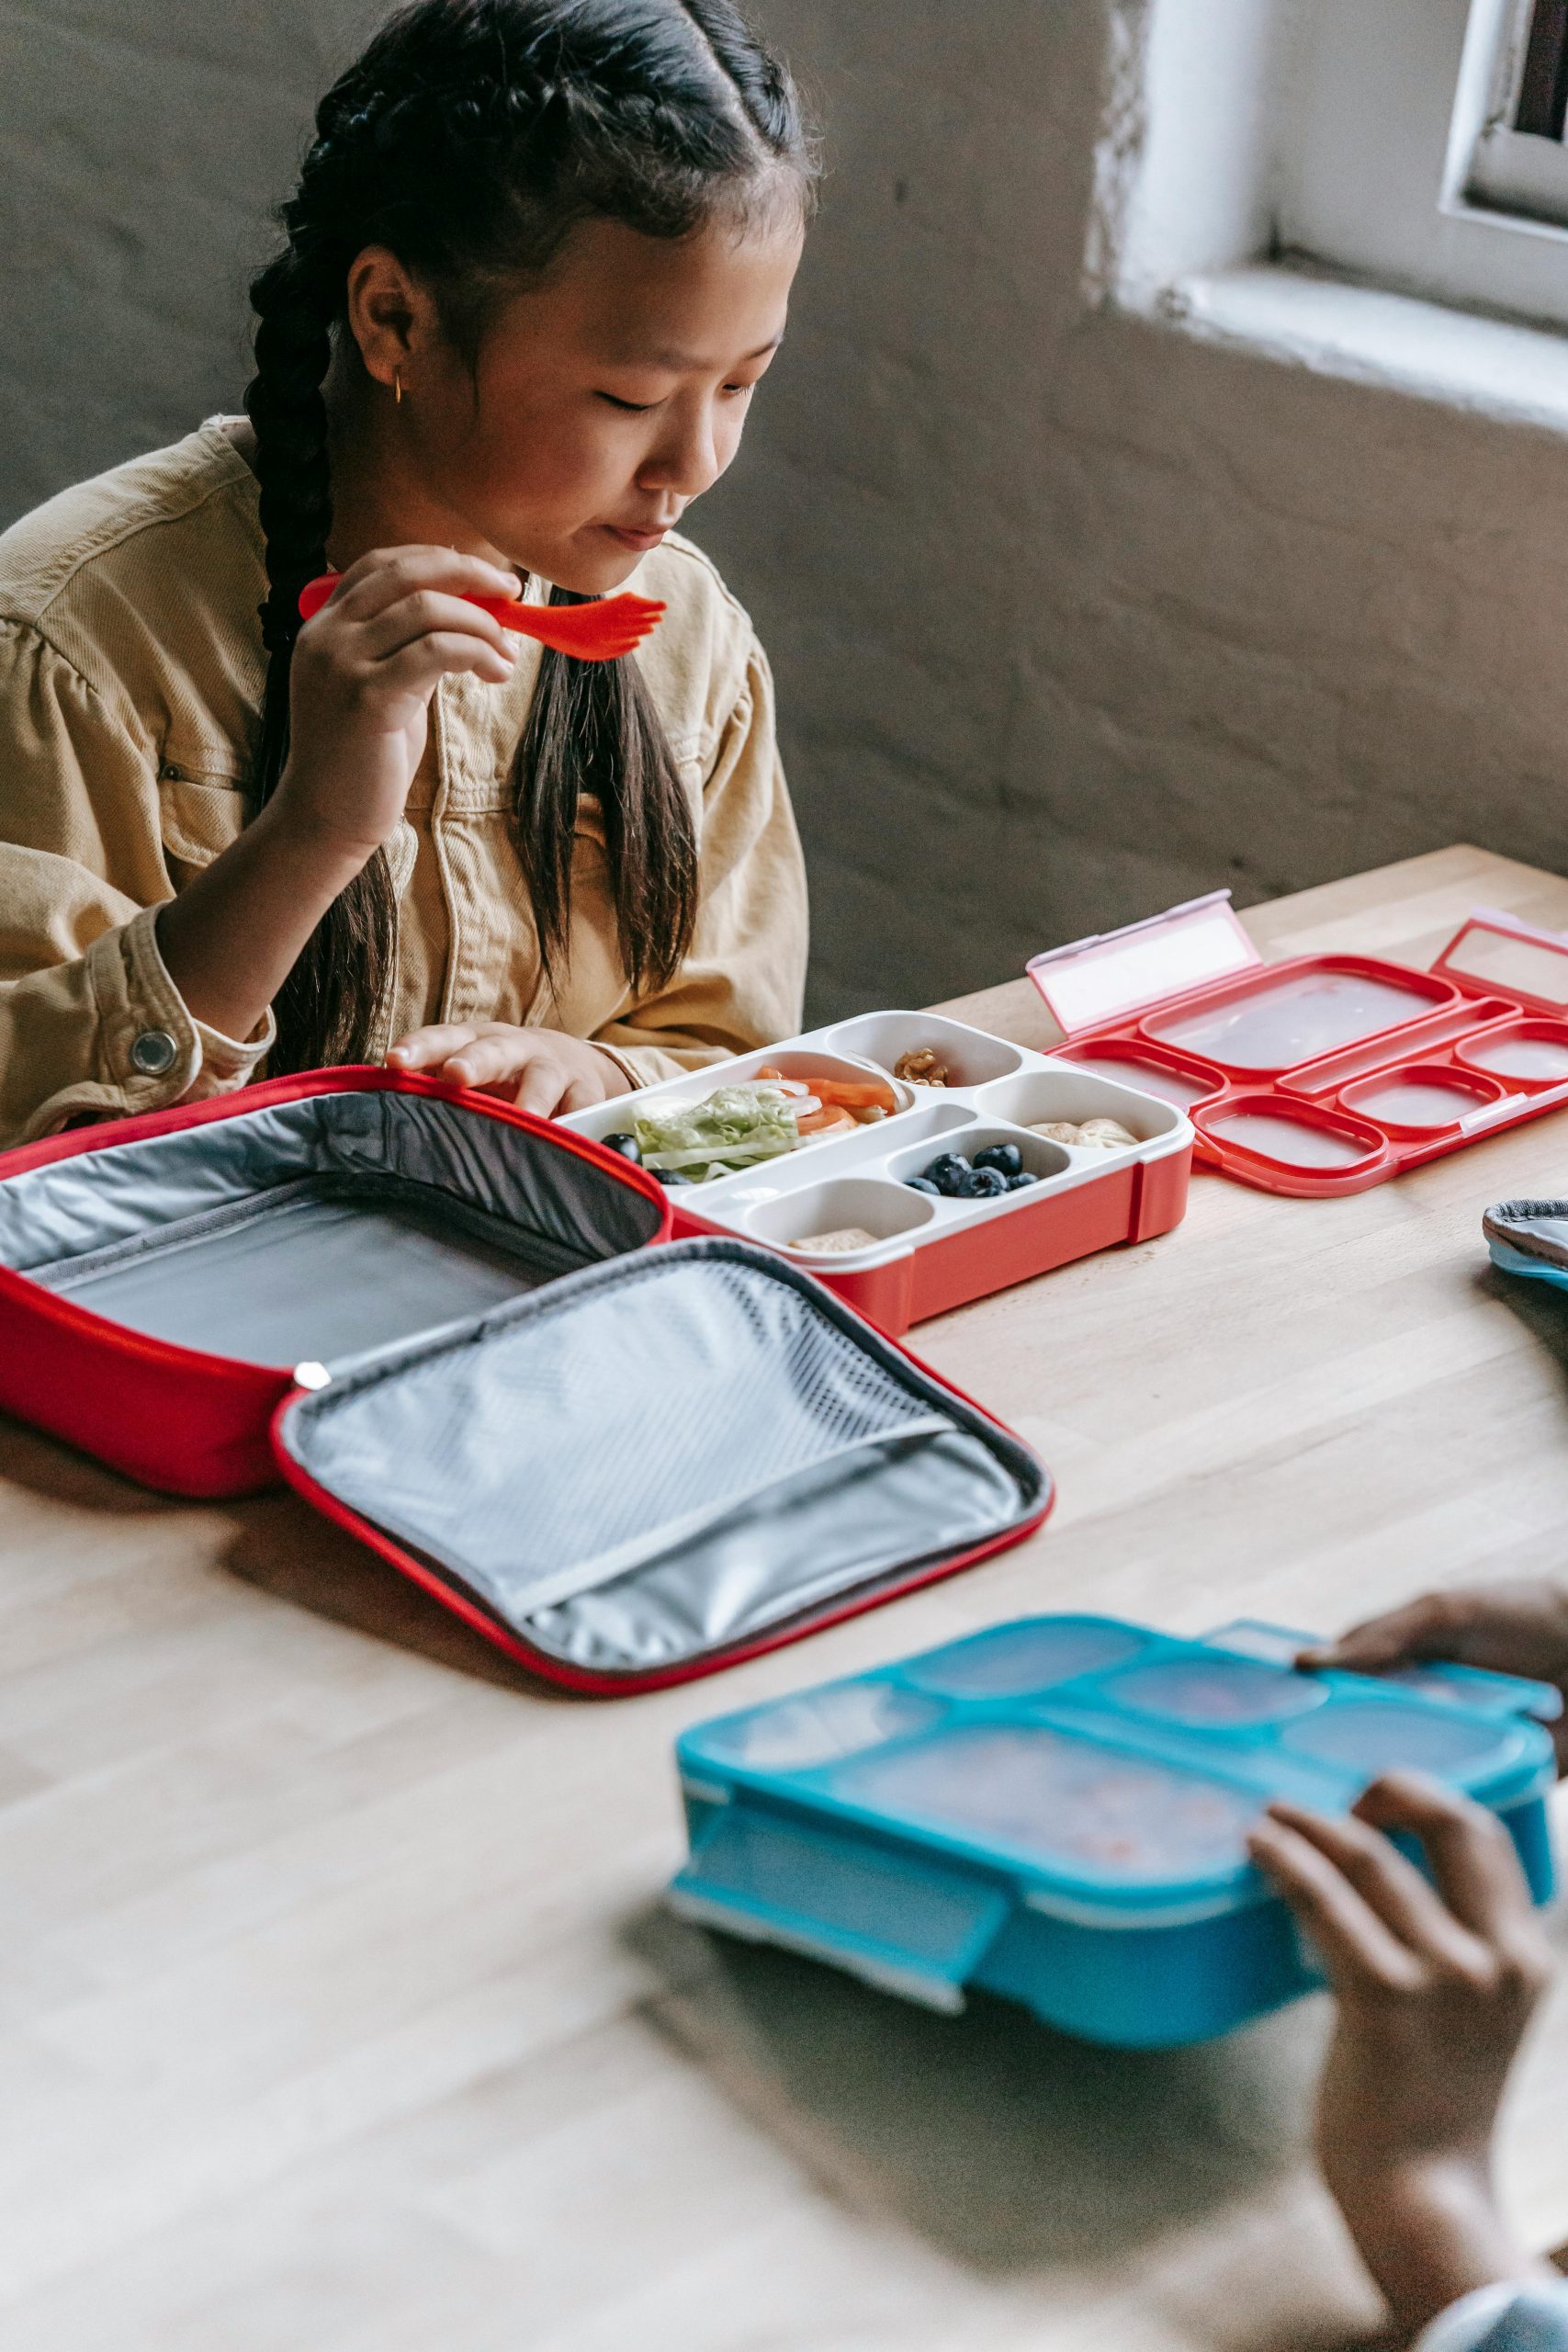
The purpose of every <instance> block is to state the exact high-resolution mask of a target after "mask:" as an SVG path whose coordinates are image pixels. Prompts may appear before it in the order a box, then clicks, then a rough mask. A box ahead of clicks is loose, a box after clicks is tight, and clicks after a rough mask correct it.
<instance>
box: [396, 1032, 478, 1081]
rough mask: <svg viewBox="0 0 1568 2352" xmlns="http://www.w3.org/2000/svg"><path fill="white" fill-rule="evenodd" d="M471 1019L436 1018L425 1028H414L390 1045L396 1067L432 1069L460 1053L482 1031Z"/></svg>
mask: <svg viewBox="0 0 1568 2352" xmlns="http://www.w3.org/2000/svg"><path fill="white" fill-rule="evenodd" d="M478 1035H479V1031H478V1030H477V1029H476V1028H475V1027H474V1024H473V1023H472V1022H471V1021H434V1022H431V1023H429V1024H428V1025H427V1026H426V1027H425V1028H423V1029H411V1030H410V1031H409V1033H408V1035H407V1036H406V1037H400V1038H399V1039H398V1042H397V1044H396V1045H395V1046H389V1048H388V1052H387V1059H388V1060H389V1062H390V1063H391V1064H392V1066H393V1068H394V1069H435V1068H438V1067H439V1065H440V1064H441V1063H443V1062H445V1061H446V1060H448V1059H449V1058H450V1057H451V1056H452V1055H454V1054H460V1053H461V1052H462V1050H463V1047H464V1046H468V1045H471V1044H472V1043H473V1041H474V1039H475V1038H476V1037H477V1036H478Z"/></svg>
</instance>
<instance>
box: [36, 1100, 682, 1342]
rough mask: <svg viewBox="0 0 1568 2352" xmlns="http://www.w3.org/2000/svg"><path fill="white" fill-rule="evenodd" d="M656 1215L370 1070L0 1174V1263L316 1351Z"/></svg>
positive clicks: (628, 1191) (571, 1156)
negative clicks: (340, 1082) (258, 1105)
mask: <svg viewBox="0 0 1568 2352" xmlns="http://www.w3.org/2000/svg"><path fill="white" fill-rule="evenodd" d="M659 1222H660V1212H659V1210H658V1208H657V1207H656V1206H655V1205H654V1204H653V1203H652V1202H650V1201H648V1200H646V1199H644V1198H643V1196H642V1195H641V1194H640V1193H637V1192H636V1191H634V1190H633V1189H632V1187H631V1186H629V1185H627V1184H626V1183H622V1182H617V1181H616V1180H615V1177H613V1176H612V1175H610V1174H609V1173H607V1172H606V1171H605V1170H603V1169H599V1168H595V1167H593V1166H592V1165H591V1164H590V1163H588V1162H586V1161H584V1160H583V1159H581V1158H579V1157H578V1155H577V1154H576V1153H575V1152H574V1151H573V1150H571V1149H570V1148H569V1147H568V1146H567V1144H566V1143H565V1141H564V1139H563V1141H562V1142H561V1143H558V1144H557V1143H551V1142H547V1141H546V1140H544V1139H542V1138H536V1137H534V1136H529V1135H528V1134H526V1133H525V1131H524V1130H522V1129H521V1128H518V1127H514V1126H512V1125H508V1124H507V1123H506V1122H505V1121H503V1120H500V1119H492V1118H489V1117H487V1116H486V1115H485V1114H483V1113H482V1112H479V1111H471V1110H466V1109H464V1108H463V1107H462V1106H460V1105H459V1104H457V1103H448V1102H446V1101H444V1100H442V1099H441V1098H440V1097H439V1096H434V1095H422V1094H403V1093H399V1092H397V1091H393V1090H390V1089H382V1088H375V1089H366V1090H364V1091H357V1092H347V1093H333V1094H315V1095H308V1096H306V1097H304V1098H303V1099H302V1100H301V1101H299V1102H297V1103H274V1104H271V1105H269V1106H268V1107H266V1108H265V1109H257V1110H254V1111H239V1112H237V1113H236V1114H234V1115H233V1116H232V1117H231V1118H224V1119H215V1120H211V1121H209V1122H207V1123H205V1124H203V1125H199V1126H195V1127H185V1128H180V1129H178V1130H176V1131H175V1132H173V1133H171V1134H168V1135H161V1136H144V1137H142V1138H141V1140H140V1141H139V1142H136V1143H125V1144H112V1145H109V1146H108V1147H107V1148H105V1149H104V1150H101V1151H88V1152H84V1153H82V1154H80V1155H79V1156H76V1157H73V1158H72V1159H62V1160H57V1161H55V1162H54V1163H53V1164H52V1165H51V1166H46V1167H42V1168H35V1169H30V1170H28V1171H27V1172H26V1173H24V1174H22V1175H18V1176H14V1177H12V1178H11V1179H10V1180H9V1181H8V1182H0V1264H4V1265H6V1266H9V1267H12V1268H14V1269H15V1270H16V1271H17V1272H19V1273H25V1274H28V1275H30V1276H31V1277H32V1279H33V1280H34V1281H35V1282H39V1283H43V1284H45V1285H46V1286H47V1287H48V1288H49V1289H51V1290H53V1291H57V1292H59V1293H61V1294H62V1295H63V1296H65V1297H67V1298H70V1299H73V1300H74V1301H75V1302H76V1303H77V1304H78V1305H80V1306H85V1307H89V1308H91V1309H92V1310H93V1312H94V1313H96V1314H98V1315H103V1316H106V1317H108V1318H109V1319H110V1320H112V1321H114V1322H116V1323H120V1324H124V1325H127V1326H129V1328H130V1329H132V1330H135V1331H141V1332H145V1333H146V1334H148V1335H149V1336H150V1337H152V1338H154V1339H159V1340H169V1341H173V1342H174V1343H175V1344H176V1345H179V1346H182V1347H188V1348H199V1349H202V1350H205V1351H208V1352H209V1353H211V1354H214V1355H220V1356H227V1357H230V1358H233V1359H237V1360H240V1361H242V1362H247V1363H260V1364H269V1365H285V1366H287V1365H291V1364H295V1363H302V1362H311V1361H314V1362H320V1363H328V1364H330V1363H334V1362H340V1363H341V1362H342V1361H344V1359H347V1358H352V1357H354V1356H356V1355H359V1354H362V1353H364V1352H366V1351H368V1350H372V1349H378V1348H382V1347H385V1346H386V1345H387V1344H388V1343H389V1341H392V1340H400V1339H406V1338H408V1337H409V1336H411V1335H412V1333H414V1332H419V1331H430V1330H432V1329H434V1328H436V1327H438V1326H443V1325H449V1324H451V1323H453V1322H456V1321H457V1320H459V1319H460V1318H464V1317H471V1316H473V1315H476V1314H482V1313H484V1312H485V1311H487V1310H488V1309H489V1308H491V1307H493V1306H496V1305H497V1304H498V1303H499V1302H500V1301H502V1300H503V1299H510V1298H514V1297H516V1296H517V1295H519V1294H521V1293H524V1292H527V1291H530V1290H533V1289H534V1288H536V1286H537V1285H538V1284H539V1283H544V1282H548V1281H553V1280H555V1279H556V1278H558V1276H559V1275H561V1274H564V1273H570V1272H575V1271H576V1269H578V1268H579V1267H581V1266H584V1265H588V1264H591V1263H592V1261H594V1260H596V1259H600V1258H606V1257H613V1256H615V1255H617V1254H618V1253H619V1252H620V1251H622V1250H636V1249H638V1248H640V1247H641V1245H642V1244H643V1243H645V1242H647V1241H648V1240H649V1239H650V1238H651V1237H652V1236H653V1234H654V1233H656V1232H657V1231H658V1228H659Z"/></svg>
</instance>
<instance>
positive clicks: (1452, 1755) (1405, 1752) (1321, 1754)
mask: <svg viewBox="0 0 1568 2352" xmlns="http://www.w3.org/2000/svg"><path fill="white" fill-rule="evenodd" d="M1280 1739H1281V1743H1282V1744H1283V1745H1284V1746H1286V1747H1292V1748H1294V1749H1295V1750H1296V1751H1297V1753H1298V1754H1300V1755H1303V1756H1311V1757H1313V1758H1315V1760H1316V1761H1317V1762H1319V1763H1322V1764H1341V1765H1344V1766H1346V1767H1347V1768H1348V1770H1352V1771H1356V1772H1361V1773H1365V1774H1366V1776H1367V1778H1368V1779H1369V1780H1370V1779H1371V1778H1373V1777H1375V1775H1376V1774H1378V1773H1379V1772H1388V1771H1393V1770H1396V1769H1399V1768H1401V1767H1403V1768H1404V1769H1406V1770H1415V1771H1426V1772H1442V1773H1453V1774H1466V1773H1469V1772H1471V1771H1472V1770H1474V1769H1475V1768H1476V1767H1477V1766H1478V1765H1480V1764H1482V1763H1483V1762H1484V1761H1485V1760H1486V1759H1487V1758H1491V1757H1495V1756H1501V1755H1502V1754H1503V1753H1504V1751H1505V1749H1506V1747H1509V1746H1511V1745H1516V1744H1517V1728H1516V1727H1515V1726H1514V1725H1511V1724H1498V1723H1495V1722H1492V1723H1487V1722H1480V1721H1477V1719H1476V1718H1475V1717H1474V1716H1473V1715H1461V1714H1460V1713H1457V1711H1456V1712H1453V1713H1450V1712H1449V1711H1447V1710H1446V1709H1442V1708H1439V1707H1437V1706H1423V1705H1421V1704H1419V1703H1418V1702H1417V1703H1412V1704H1410V1705H1405V1704H1404V1703H1402V1702H1400V1701H1399V1700H1397V1699H1384V1700H1376V1699H1340V1700H1337V1701H1336V1702H1335V1703H1334V1704H1333V1705H1332V1706H1328V1707H1324V1708H1320V1709H1319V1711H1318V1712H1317V1713H1315V1714H1313V1715H1309V1716H1306V1717H1305V1718H1303V1721H1302V1722H1300V1723H1296V1724H1291V1725H1290V1726H1289V1727H1288V1728H1287V1729H1286V1730H1285V1731H1284V1732H1282V1733H1281V1734H1280Z"/></svg>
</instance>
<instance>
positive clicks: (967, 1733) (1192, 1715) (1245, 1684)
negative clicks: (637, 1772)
mask: <svg viewBox="0 0 1568 2352" xmlns="http://www.w3.org/2000/svg"><path fill="white" fill-rule="evenodd" d="M1311 1638H1312V1637H1311V1636H1310V1635H1307V1634H1293V1633H1289V1632H1286V1631H1285V1630H1283V1629H1281V1628H1278V1627H1271V1626H1265V1625H1258V1624H1252V1623H1247V1622H1246V1621H1244V1622H1242V1623H1238V1624H1236V1625H1234V1626H1230V1627H1226V1628H1224V1630H1223V1631H1221V1632H1220V1633H1218V1634H1213V1635H1211V1636H1210V1637H1209V1638H1208V1639H1207V1640H1204V1641H1177V1640H1174V1639H1171V1638H1170V1637H1168V1636H1167V1635H1164V1634H1158V1633H1156V1632H1154V1631H1152V1630H1150V1629H1149V1628H1147V1627H1145V1626H1140V1625H1133V1624H1128V1623H1123V1622H1122V1621H1121V1620H1119V1619H1114V1618H1110V1617H1092V1616H1061V1617H1028V1618H1021V1619H1019V1620H1018V1621H1017V1622H1016V1623H1011V1624H1006V1625H997V1626H993V1627H991V1628H990V1629H988V1630H987V1632H985V1633H981V1634H973V1635H971V1636H969V1637H968V1638H966V1639H964V1640H963V1641H958V1642H952V1643H948V1644H946V1645H944V1646H943V1647H942V1648H940V1649H934V1650H926V1651H924V1652H922V1653H921V1654H920V1655H919V1656H918V1657H911V1658H906V1659H903V1660H901V1661H900V1662H898V1663H897V1664H895V1665H891V1666H886V1667H881V1668H877V1669H876V1670H875V1671H874V1672H872V1673H869V1674H861V1675H855V1676H852V1677H851V1678H850V1679H848V1680H845V1681H840V1682H829V1683H824V1684H822V1685H820V1686H819V1687H818V1688H817V1689H815V1690H810V1691H802V1692H799V1693H797V1694H796V1695H795V1696H794V1697H792V1698H786V1699H777V1700H772V1701H769V1702H767V1703H766V1704H764V1705H762V1706H758V1707H751V1708H748V1709H747V1710H746V1711H745V1712H744V1713H739V1714H731V1715H722V1716H719V1717H716V1719H715V1720H714V1721H712V1722H710V1723H705V1724H697V1725H695V1726H694V1728H693V1729H692V1730H690V1731H688V1732H686V1733H685V1734H684V1735H683V1736H682V1738H681V1739H680V1740H679V1742H678V1743H677V1747H676V1757H677V1761H678V1764H679V1768H680V1774H681V1784H682V1795H683V1797H684V1801H685V1806H686V1815H687V1823H688V1827H689V1830H690V1837H691V1859H690V1860H689V1861H688V1862H687V1864H686V1867H685V1868H684V1869H683V1870H682V1871H681V1872H680V1874H679V1876H678V1877H677V1878H676V1880H675V1881H674V1883H673V1885H672V1886H671V1890H670V1901H671V1905H673V1907H674V1908H675V1909H676V1910H677V1911H678V1912H680V1913H681V1914H682V1916H683V1917H687V1918H689V1919H693V1920H695V1921H698V1922H700V1923H702V1924H703V1925H705V1926H708V1927H714V1928H722V1929H724V1930H726V1931H727V1932H728V1933H730V1934H732V1935H738V1936H742V1937H745V1938H748V1939H750V1940H753V1941H761V1942H766V1943H774V1944H781V1945H784V1946H785V1947H787V1948H789V1949H791V1950H794V1951H801V1952H807V1953H809V1954H811V1955H812V1956H813V1957H814V1958H816V1959H818V1960H824V1961H828V1962H831V1963H833V1965H835V1966H836V1967H839V1968H842V1969H847V1970H849V1971H850V1972H851V1973H853V1974H855V1975H857V1976H861V1977H863V1978H865V1979H867V1980H868V1981H869V1982H870V1983H872V1984H874V1985H879V1986H881V1987H883V1988H884V1989H885V1990H886V1991H888V1992H893V1993H897V1994H901V1995H903V1996H906V1997H907V1998H908V1999H910V2000H914V2001H920V2002H924V2003H926V2004H927V2005H928V2006H930V2007H933V2008H938V2009H947V2010H956V2009H960V2008H962V2007H963V2006H964V1995H965V1992H966V1991H967V1990H968V1989H969V1988H970V1987H976V1986H978V1987H982V1988H984V1989H985V1990H986V1991H987V1992H991V1993H997V1994H1001V1995H1003V1996H1006V1997H1007V1998H1009V1999H1011V2000H1015V2001H1021V2002H1022V2003H1023V2004H1024V2006H1025V2007H1028V2008H1030V2009H1032V2010H1033V2011H1034V2013H1035V2015H1036V2016H1037V2017H1040V2018H1043V2019H1044V2020H1045V2021H1046V2022H1047V2023H1048V2024H1050V2025H1054V2026H1057V2027H1060V2028H1061V2029H1062V2030H1064V2031H1066V2032H1068V2033H1074V2034H1078V2035H1081V2036H1083V2037H1084V2038H1085V2039H1087V2040H1089V2041H1101V2042H1111V2043H1117V2044H1122V2045H1124V2046H1128V2047H1142V2048H1156V2047H1161V2046H1168V2045H1173V2044H1177V2043H1181V2042H1189V2041H1204V2040H1206V2039H1208V2038H1209V2037H1210V2036H1211V2035H1213V2034H1219V2033H1224V2032H1227V2031H1229V2030H1231V2029H1232V2028H1233V2027H1235V2026H1238V2025H1241V2024H1243V2023H1245V2022H1246V2020H1247V2019H1248V2018H1255V2017H1258V2016H1260V2015H1262V2014H1263V2012H1265V2011H1266V2010H1269V2009H1272V2008H1276V2007H1279V2006H1280V2003H1281V2002H1284V2001H1289V2000H1291V1999H1293V1998H1294V1997H1295V1996H1297V1995H1298V1994H1301V1993H1304V1992H1307V1991H1310V1990H1311V1989H1312V1988H1313V1987H1314V1985H1315V1984H1317V1983H1318V1981H1319V1979H1318V1977H1317V1974H1316V1973H1315V1971H1314V1965H1313V1962H1312V1960H1311V1957H1310V1955H1309V1954H1308V1953H1307V1952H1305V1951H1303V1947H1302V1945H1301V1942H1300V1940H1299V1939H1298V1937H1297V1934H1296V1931H1295V1928H1294V1925H1293V1923H1292V1918H1291V1915H1290V1914H1289V1912H1288V1911H1287V1910H1286V1908H1285V1906H1284V1905H1283V1904H1282V1903H1280V1901H1279V1900H1278V1898H1277V1897H1275V1896H1273V1895H1271V1894H1269V1892H1268V1890H1267V1888H1266V1887H1265V1885H1264V1883H1263V1882H1262V1880H1261V1879H1260V1878H1259V1877H1258V1873H1257V1872H1256V1871H1254V1870H1253V1868H1252V1867H1251V1865H1250V1863H1249V1862H1248V1860H1247V1852H1246V1845H1245V1839H1246V1834H1247V1826H1248V1825H1249V1824H1250V1822H1251V1821H1252V1820H1254V1819H1255V1818H1256V1816H1257V1815H1258V1813H1259V1812H1260V1810H1261V1809H1262V1807H1263V1806H1264V1804H1267V1803H1268V1802H1269V1800H1270V1799H1271V1798H1273V1797H1276V1796H1288V1797H1291V1798H1294V1799H1296V1800H1298V1801H1299V1802H1301V1803H1303V1804H1310V1805H1314V1806H1317V1807H1319V1808H1320V1809H1322V1810H1325V1811H1328V1812H1342V1811H1344V1810H1345V1809H1346V1808H1347V1807H1348V1805H1349V1804H1352V1803H1353V1802H1354V1799H1355V1797H1356V1795H1357V1794H1358V1792H1359V1791H1360V1790H1361V1789H1362V1788H1364V1787H1365V1785H1366V1783H1367V1782H1368V1781H1370V1780H1371V1779H1373V1778H1374V1777H1375V1776H1376V1775H1377V1774H1378V1773H1379V1772H1380V1771H1382V1770H1387V1769H1388V1768H1390V1767H1392V1766H1394V1765H1405V1766H1413V1767H1417V1768H1419V1769H1420V1770H1425V1771H1427V1772H1429V1773H1432V1774H1435V1775H1436V1776H1437V1777H1438V1778H1439V1779H1440V1780H1443V1781H1447V1782H1449V1783H1450V1785H1452V1786H1453V1787H1456V1788H1459V1789H1462V1790H1464V1791H1465V1792H1467V1793H1469V1794H1470V1795H1472V1796H1473V1797H1475V1798H1476V1799H1477V1800H1479V1801H1480V1802H1481V1803H1482V1804H1487V1805H1489V1806H1491V1807H1492V1808H1493V1810H1494V1811H1495V1812H1496V1813H1497V1814H1499V1815H1501V1816H1502V1818H1503V1820H1504V1821H1505V1822H1506V1825H1507V1826H1508V1828H1509V1829H1510V1831H1511V1832H1512V1834H1513V1838H1514V1840H1515V1843H1516V1845H1517V1848H1518V1851H1519V1856H1520V1859H1521V1860H1522V1862H1523V1864H1524V1867H1525V1871H1526V1873H1527V1875H1528V1877H1529V1883H1530V1887H1531V1891H1532V1893H1533V1894H1534V1895H1535V1897H1536V1900H1537V1901H1538V1902H1545V1901H1547V1900H1548V1899H1549V1898H1550V1896H1551V1892H1552V1883H1553V1879H1552V1862H1551V1842H1550V1836H1549V1830H1548V1824H1547V1814H1546V1795H1547V1792H1548V1790H1549V1789H1550V1787H1551V1783H1552V1781H1553V1779H1554V1778H1555V1758H1554V1755H1553V1749H1552V1743H1551V1736H1550V1735H1549V1734H1548V1733H1547V1732H1546V1731H1545V1730H1544V1729H1543V1728H1542V1724H1543V1722H1546V1721H1550V1720H1551V1717H1552V1716H1553V1715H1555V1714H1556V1713H1559V1712H1560V1711H1561V1706H1562V1702H1561V1698H1560V1696H1559V1694H1558V1692H1557V1691H1555V1690H1552V1689H1551V1688H1549V1687H1548V1686H1545V1685H1542V1684H1538V1683H1530V1682H1521V1681H1516V1680H1514V1679H1511V1678H1510V1677H1507V1676H1502V1675H1488V1674H1478V1673H1474V1672H1471V1671H1468V1670H1467V1669H1465V1668H1458V1667H1422V1668H1418V1669H1414V1670H1413V1671H1412V1672H1411V1673H1409V1674H1408V1675H1404V1676H1401V1677H1390V1678H1386V1679H1372V1678H1370V1677H1367V1676H1363V1675H1355V1674H1344V1673H1337V1672H1326V1673H1320V1674H1305V1673H1302V1672H1299V1671H1298V1670H1297V1669H1296V1668H1295V1667H1294V1666H1293V1665H1292V1659H1293V1657H1295V1655H1296V1652H1297V1650H1298V1649H1299V1648H1300V1647H1302V1646H1303V1645H1305V1644H1306V1643H1307V1642H1309V1641H1310V1640H1311Z"/></svg>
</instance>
